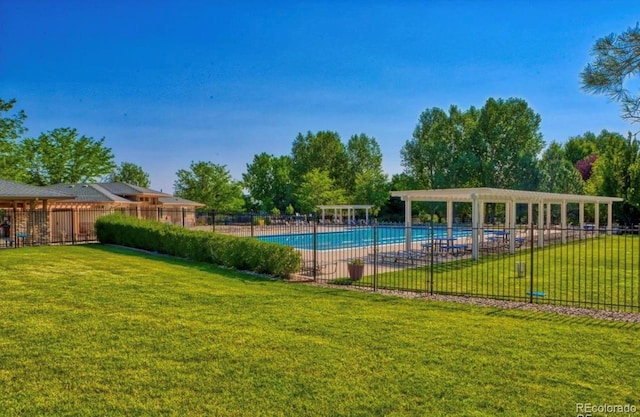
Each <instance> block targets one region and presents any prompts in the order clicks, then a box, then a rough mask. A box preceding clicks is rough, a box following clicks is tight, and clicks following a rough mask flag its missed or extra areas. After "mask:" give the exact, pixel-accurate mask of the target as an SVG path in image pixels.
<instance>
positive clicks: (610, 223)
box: [607, 202, 613, 235]
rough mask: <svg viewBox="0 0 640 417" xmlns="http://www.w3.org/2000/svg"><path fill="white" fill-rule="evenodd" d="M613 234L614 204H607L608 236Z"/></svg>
mask: <svg viewBox="0 0 640 417" xmlns="http://www.w3.org/2000/svg"><path fill="white" fill-rule="evenodd" d="M612 232H613V203H612V202H609V204H607V234H608V235H610V234H611V233H612Z"/></svg>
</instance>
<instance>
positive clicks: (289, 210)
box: [285, 204, 296, 216]
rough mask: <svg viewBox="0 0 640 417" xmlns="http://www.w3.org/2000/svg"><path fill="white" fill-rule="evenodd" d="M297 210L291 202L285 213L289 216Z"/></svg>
mask: <svg viewBox="0 0 640 417" xmlns="http://www.w3.org/2000/svg"><path fill="white" fill-rule="evenodd" d="M295 212H296V211H295V210H294V209H293V206H292V205H291V204H289V205H288V206H287V208H286V209H285V213H287V214H288V215H289V216H291V215H292V214H293V213H295Z"/></svg>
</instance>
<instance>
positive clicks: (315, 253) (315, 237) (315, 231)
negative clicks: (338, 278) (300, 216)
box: [313, 222, 318, 281]
mask: <svg viewBox="0 0 640 417" xmlns="http://www.w3.org/2000/svg"><path fill="white" fill-rule="evenodd" d="M317 262H318V225H317V224H316V223H315V222H314V223H313V280H314V281H315V280H316V278H317V273H318V268H317V265H318V263H317Z"/></svg>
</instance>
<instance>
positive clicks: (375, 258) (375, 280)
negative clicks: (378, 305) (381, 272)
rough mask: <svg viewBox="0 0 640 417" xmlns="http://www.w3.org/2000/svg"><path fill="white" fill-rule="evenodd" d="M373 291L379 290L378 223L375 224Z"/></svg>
mask: <svg viewBox="0 0 640 417" xmlns="http://www.w3.org/2000/svg"><path fill="white" fill-rule="evenodd" d="M373 291H378V225H375V224H374V225H373Z"/></svg>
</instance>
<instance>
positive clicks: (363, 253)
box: [0, 208, 640, 312]
mask: <svg viewBox="0 0 640 417" xmlns="http://www.w3.org/2000/svg"><path fill="white" fill-rule="evenodd" d="M114 211H121V212H124V213H125V214H129V215H134V216H138V217H141V218H148V219H153V220H158V221H162V222H167V223H172V224H176V225H180V226H183V227H188V228H192V229H197V230H205V231H210V232H216V233H225V234H231V235H235V236H245V237H252V238H256V239H261V240H263V241H267V242H273V243H277V244H282V245H288V246H292V247H294V248H296V249H297V250H298V251H299V252H300V253H301V255H302V258H303V263H302V266H301V270H300V271H299V274H297V278H303V279H309V280H315V281H318V282H325V283H332V284H342V285H355V286H362V287H368V288H370V289H373V290H378V289H390V290H402V291H415V292H423V293H429V294H453V295H462V296H472V297H485V298H495V299H504V300H513V301H522V302H529V303H545V304H554V305H567V306H577V307H588V308H597V309H608V310H618V311H630V312H640V237H639V235H638V229H636V228H626V229H625V228H610V229H604V228H601V227H599V226H597V225H583V226H582V227H568V228H565V229H562V228H559V227H556V226H551V227H547V226H544V227H537V226H533V227H527V226H519V227H517V228H513V229H507V228H505V227H504V226H501V225H486V226H484V227H483V228H482V229H472V228H471V226H470V225H456V226H455V227H452V228H447V227H446V225H442V224H423V225H414V226H412V227H410V228H407V227H405V226H404V225H403V224H399V223H395V224H394V223H387V224H377V223H376V222H375V221H374V222H368V223H367V222H364V221H357V222H356V221H350V222H341V221H324V222H323V221H320V220H318V219H317V218H315V217H313V216H300V215H290V216H289V215H284V216H272V215H268V216H261V215H255V214H216V213H198V212H195V211H189V210H183V209H166V208H154V209H151V210H142V209H140V208H138V209H133V210H131V209H126V210H97V209H91V210H89V209H87V210H81V209H64V210H49V211H42V210H33V211H24V212H21V211H12V210H4V211H0V219H5V218H6V219H8V220H9V221H8V223H9V227H6V226H5V227H2V228H0V232H2V233H1V234H0V238H1V239H2V240H1V241H0V242H1V244H0V247H5V248H8V247H20V246H26V245H45V244H75V243H84V242H94V241H96V235H95V229H94V223H95V220H96V219H97V218H98V217H100V216H103V215H106V214H109V213H112V212H114ZM474 235H475V238H474V237H473V236H474Z"/></svg>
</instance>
